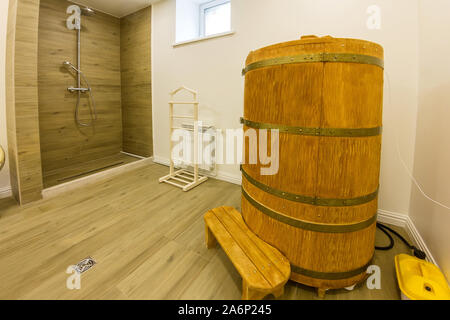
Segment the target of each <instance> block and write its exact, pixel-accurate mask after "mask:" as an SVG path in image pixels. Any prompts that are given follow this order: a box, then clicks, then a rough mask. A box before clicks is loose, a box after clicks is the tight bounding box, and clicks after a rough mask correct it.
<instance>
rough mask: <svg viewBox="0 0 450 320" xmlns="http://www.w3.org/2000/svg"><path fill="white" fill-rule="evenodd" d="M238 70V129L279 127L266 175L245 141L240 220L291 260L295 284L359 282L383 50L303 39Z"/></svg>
mask: <svg viewBox="0 0 450 320" xmlns="http://www.w3.org/2000/svg"><path fill="white" fill-rule="evenodd" d="M243 74H245V102H244V103H245V108H244V118H243V119H241V122H242V123H243V125H244V130H245V132H247V130H249V129H256V130H257V131H259V130H261V129H278V130H279V170H278V172H277V173H276V174H274V175H262V174H261V170H260V169H261V168H262V167H268V165H267V164H261V163H260V162H259V160H258V162H257V163H256V164H249V163H248V162H249V141H250V140H249V138H248V137H249V136H251V135H250V134H248V135H247V138H244V139H245V143H244V146H245V159H244V163H243V165H242V167H241V169H242V215H243V217H244V220H245V222H246V223H247V225H248V226H249V228H250V229H251V230H252V231H253V232H255V233H256V234H257V235H258V236H259V237H260V238H262V239H263V240H264V241H266V242H267V243H269V244H271V245H273V246H274V247H276V248H278V249H279V250H280V251H281V252H282V253H283V254H284V255H285V256H286V257H287V258H288V259H289V261H290V263H291V267H292V275H291V279H292V280H294V281H296V282H299V283H303V284H305V285H308V286H312V287H317V288H319V289H321V290H323V289H335V288H344V287H349V286H352V285H354V284H356V283H357V282H360V281H362V280H364V279H365V277H366V269H367V267H368V266H369V265H370V263H371V260H372V257H373V254H374V243H375V228H376V213H377V201H378V185H379V172H380V154H381V126H382V104H383V48H382V47H381V46H380V45H378V44H375V43H372V42H368V41H363V40H356V39H338V38H332V37H330V36H327V37H322V38H318V37H315V36H306V37H302V38H301V39H300V40H297V41H291V42H286V43H281V44H276V45H272V46H269V47H265V48H262V49H259V50H256V51H253V52H251V53H250V54H249V56H248V58H247V61H246V67H245V69H244V70H243ZM268 132H270V131H269V130H268ZM269 136H270V135H269ZM258 137H259V135H258ZM269 138H270V137H269ZM258 139H259V138H258ZM269 141H270V139H269ZM268 145H269V146H268V149H269V150H270V143H268ZM270 152H272V151H271V150H270ZM258 154H259V146H258Z"/></svg>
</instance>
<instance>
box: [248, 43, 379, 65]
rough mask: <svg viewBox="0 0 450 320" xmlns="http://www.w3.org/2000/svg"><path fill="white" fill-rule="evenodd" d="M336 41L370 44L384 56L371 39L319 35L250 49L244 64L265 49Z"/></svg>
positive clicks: (377, 44)
mask: <svg viewBox="0 0 450 320" xmlns="http://www.w3.org/2000/svg"><path fill="white" fill-rule="evenodd" d="M336 42H343V43H347V42H350V43H360V44H361V45H363V46H364V45H371V46H374V47H377V48H378V49H379V50H380V53H381V55H383V56H384V48H383V46H382V45H381V44H379V43H377V42H373V41H369V40H363V39H356V38H334V37H331V36H325V37H319V38H317V39H296V40H291V41H286V42H281V43H275V44H271V45H268V46H265V47H261V48H258V49H255V50H252V51H250V54H249V55H248V57H247V60H246V63H245V65H246V66H247V65H248V64H250V63H249V62H248V61H249V58H250V57H251V56H252V55H254V54H257V53H263V52H265V51H270V50H274V49H277V50H279V49H284V48H287V47H293V46H298V45H309V44H328V43H336Z"/></svg>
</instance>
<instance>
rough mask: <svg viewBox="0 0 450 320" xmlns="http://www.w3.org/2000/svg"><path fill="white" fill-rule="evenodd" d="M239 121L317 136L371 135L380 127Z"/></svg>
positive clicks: (283, 131)
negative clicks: (332, 126)
mask: <svg viewBox="0 0 450 320" xmlns="http://www.w3.org/2000/svg"><path fill="white" fill-rule="evenodd" d="M241 123H242V124H244V125H246V126H247V127H250V128H253V129H268V130H269V129H274V130H278V131H279V132H281V133H290V134H297V135H303V136H318V137H373V136H378V135H380V134H381V131H382V128H381V127H375V128H355V129H347V128H310V127H292V126H286V125H281V124H272V123H262V122H255V121H250V120H245V119H243V118H241Z"/></svg>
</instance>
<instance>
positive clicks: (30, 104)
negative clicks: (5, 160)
mask: <svg viewBox="0 0 450 320" xmlns="http://www.w3.org/2000/svg"><path fill="white" fill-rule="evenodd" d="M38 20H39V0H26V1H25V0H10V2H9V11H8V32H7V42H6V46H7V49H6V70H5V75H6V77H5V80H6V105H7V108H6V113H7V115H6V117H7V135H8V151H9V152H8V154H9V168H10V176H11V186H12V192H13V195H14V197H15V198H16V200H17V201H19V202H20V203H21V204H26V203H28V202H32V201H35V200H38V199H40V198H41V197H42V195H41V191H42V172H41V156H40V150H39V125H38V121H39V115H38V88H37V56H38V34H37V28H38Z"/></svg>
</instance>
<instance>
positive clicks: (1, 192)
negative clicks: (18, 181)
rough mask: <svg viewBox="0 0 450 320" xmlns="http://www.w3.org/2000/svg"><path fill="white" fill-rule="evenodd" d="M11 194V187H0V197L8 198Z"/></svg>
mask: <svg viewBox="0 0 450 320" xmlns="http://www.w3.org/2000/svg"><path fill="white" fill-rule="evenodd" d="M11 196H12V190H11V187H5V188H0V199H4V198H9V197H11Z"/></svg>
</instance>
